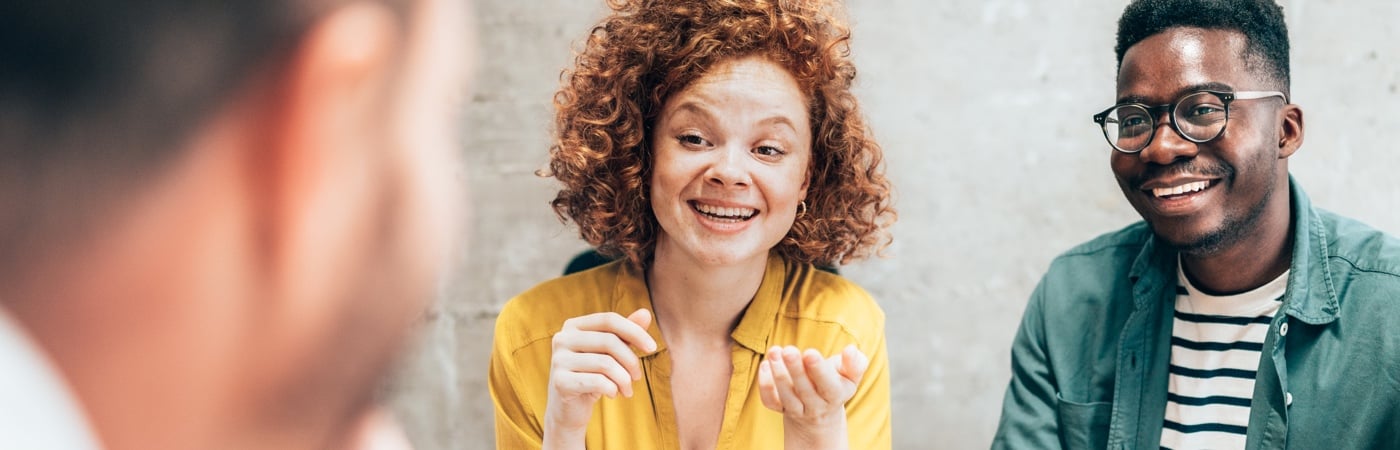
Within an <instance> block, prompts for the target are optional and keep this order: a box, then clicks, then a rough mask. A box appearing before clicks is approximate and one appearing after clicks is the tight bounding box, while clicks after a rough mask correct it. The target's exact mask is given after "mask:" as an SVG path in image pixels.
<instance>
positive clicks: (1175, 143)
mask: <svg viewBox="0 0 1400 450" xmlns="http://www.w3.org/2000/svg"><path fill="white" fill-rule="evenodd" d="M1163 116H1164V117H1162V120H1160V121H1158V122H1157V123H1156V126H1157V130H1156V131H1155V135H1154V136H1152V141H1151V142H1148V143H1147V147H1145V148H1143V149H1142V151H1141V152H1138V155H1137V156H1138V158H1140V159H1142V160H1143V161H1146V162H1151V163H1156V164H1160V165H1164V166H1165V165H1168V164H1171V163H1172V162H1174V161H1176V160H1178V159H1190V158H1193V157H1195V156H1196V153H1197V152H1198V151H1199V147H1198V146H1197V144H1196V143H1195V142H1191V141H1189V140H1187V139H1186V138H1185V137H1184V136H1182V135H1181V133H1178V132H1177V131H1176V127H1173V126H1172V124H1171V122H1170V120H1171V118H1170V117H1165V116H1166V114H1164V115H1163Z"/></svg>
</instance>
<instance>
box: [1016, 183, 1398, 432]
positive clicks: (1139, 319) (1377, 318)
mask: <svg viewBox="0 0 1400 450" xmlns="http://www.w3.org/2000/svg"><path fill="white" fill-rule="evenodd" d="M1289 181H1290V186H1291V189H1290V191H1291V195H1292V205H1293V221H1294V223H1293V225H1294V227H1293V229H1294V236H1293V239H1294V241H1293V261H1292V264H1291V266H1292V269H1291V273H1290V274H1289V279H1288V288H1287V289H1288V291H1287V294H1285V296H1284V300H1283V306H1282V307H1281V308H1280V309H1279V312H1278V314H1277V315H1276V316H1275V317H1274V318H1273V321H1272V322H1271V323H1270V325H1269V334H1268V337H1267V338H1266V339H1265V342H1264V352H1263V356H1262V357H1261V358H1260V362H1259V371H1258V375H1257V377H1256V379H1255V386H1254V398H1253V401H1252V404H1251V408H1250V417H1249V431H1248V436H1247V442H1248V443H1247V445H1246V448H1250V449H1275V448H1294V449H1314V448H1316V449H1324V448H1325V449H1379V448H1385V449H1400V240H1397V239H1396V238H1394V237H1392V236H1387V235H1385V234H1383V233H1381V232H1379V231H1376V230H1374V229H1371V228H1369V227H1367V226H1366V225H1363V224H1361V223H1359V222H1356V221H1354V220H1350V219H1347V218H1344V217H1340V216H1337V215H1335V214H1332V213H1329V212H1326V211H1321V210H1316V209H1313V208H1312V205H1311V203H1310V202H1309V201H1308V198H1307V195H1306V194H1304V193H1303V191H1302V189H1301V188H1299V187H1298V183H1297V182H1296V180H1292V179H1291V178H1290V180H1289ZM1176 264H1177V253H1176V251H1175V250H1173V249H1171V248H1170V247H1168V246H1166V245H1164V244H1161V243H1159V242H1158V241H1157V240H1156V238H1154V237H1153V235H1152V231H1151V230H1150V229H1149V228H1148V227H1147V225H1146V224H1145V223H1142V222H1139V223H1136V224H1134V225H1131V226H1129V227H1127V228H1124V229H1122V230H1119V231H1117V232H1114V233H1110V234H1106V235H1104V236H1101V237H1099V238H1097V239H1094V240H1093V241H1090V242H1088V243H1086V244H1083V245H1080V246H1079V247H1076V248H1074V249H1073V250H1070V251H1068V252H1066V253H1065V254H1063V255H1061V256H1059V257H1058V258H1056V259H1055V261H1054V262H1052V263H1051V265H1050V269H1049V271H1048V272H1047V273H1046V274H1045V277H1044V278H1042V279H1041V281H1040V284H1039V285H1038V286H1036V289H1035V292H1034V293H1033V294H1031V298H1030V302H1029V304H1028V305H1027V306H1026V311H1025V315H1024V317H1023V318H1022V320H1021V328H1020V330H1019V331H1018V332H1017V334H1016V340H1015V342H1014V343H1013V344H1012V348H1011V383H1010V386H1008V387H1007V390H1006V398H1005V402H1004V404H1003V405H1002V415H1001V423H1000V425H999V426H998V428H997V433H996V438H995V440H993V442H992V448H994V449H1055V448H1065V449H1079V448H1084V449H1088V448H1094V449H1103V448H1113V449H1156V448H1158V442H1159V439H1160V437H1161V432H1162V419H1163V415H1164V411H1165V409H1166V402H1167V398H1166V397H1167V363H1168V360H1169V359H1170V352H1171V335H1172V330H1171V328H1172V311H1173V305H1174V300H1175V298H1176Z"/></svg>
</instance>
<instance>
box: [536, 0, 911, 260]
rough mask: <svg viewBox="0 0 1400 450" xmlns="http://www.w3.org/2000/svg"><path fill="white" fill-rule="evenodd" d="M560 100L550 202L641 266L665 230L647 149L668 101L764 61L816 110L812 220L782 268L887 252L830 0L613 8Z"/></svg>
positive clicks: (870, 149)
mask: <svg viewBox="0 0 1400 450" xmlns="http://www.w3.org/2000/svg"><path fill="white" fill-rule="evenodd" d="M608 5H609V6H610V7H611V8H612V13H611V14H610V15H609V16H607V17H606V18H604V19H603V20H602V22H601V23H599V24H598V25H596V26H594V27H593V29H592V32H591V33H590V34H589V35H588V38H587V41H586V42H585V43H584V44H583V48H582V49H581V50H580V52H579V53H578V55H577V56H576V59H575V61H574V66H573V67H572V68H570V69H567V70H566V71H565V72H564V75H563V81H562V86H561V88H560V90H559V91H558V93H556V94H555V96H554V106H555V110H556V115H555V128H556V130H555V131H556V135H555V141H554V144H553V146H552V147H551V148H550V159H549V168H548V170H547V171H542V174H544V175H552V176H554V177H555V178H557V179H558V180H559V181H560V182H561V183H562V184H563V187H562V189H560V191H559V193H558V195H557V196H556V197H555V199H554V200H553V202H552V203H551V204H552V205H553V207H554V210H555V213H556V214H558V215H559V217H560V219H561V220H566V221H567V220H572V221H573V222H574V223H576V224H578V226H579V232H580V234H581V235H582V237H583V239H584V240H585V241H587V242H588V243H589V244H592V245H593V246H595V247H597V248H598V250H599V251H600V252H602V253H603V254H606V255H609V256H614V257H616V256H623V257H626V258H627V260H628V261H629V262H630V263H631V264H633V265H635V266H637V267H642V266H645V265H646V264H647V263H648V262H649V261H650V259H651V256H652V252H653V251H654V250H655V246H656V240H657V235H658V233H660V226H659V225H658V223H657V221H656V217H655V215H654V213H653V212H652V210H651V203H650V201H649V200H648V198H649V191H650V186H649V183H650V179H651V173H652V161H653V157H652V150H651V148H650V142H649V138H650V135H651V132H652V129H653V127H654V126H655V124H656V120H657V116H658V114H659V113H660V112H661V109H662V106H663V105H664V104H665V101H666V99H667V98H668V97H670V96H671V95H672V94H675V93H677V92H679V91H681V90H682V89H684V88H685V87H686V86H687V85H689V84H690V83H691V82H693V81H695V80H696V79H697V78H699V77H701V76H703V75H704V74H705V72H706V71H707V70H709V69H711V68H713V67H715V66H716V65H717V64H718V63H720V62H722V61H725V60H729V59H733V58H739V57H745V56H751V55H759V56H763V57H766V58H768V59H769V60H771V61H773V62H774V63H777V64H779V65H781V66H783V67H784V68H786V69H787V70H788V72H789V73H791V74H792V76H793V77H794V78H795V79H796V80H797V84H798V86H799V88H800V89H801V90H802V91H803V93H804V95H805V97H806V98H807V100H808V105H807V107H808V111H809V114H810V118H811V124H812V137H813V142H812V163H811V167H810V177H811V178H810V184H809V187H808V196H807V199H806V201H807V206H808V208H807V212H806V214H803V215H801V216H799V217H798V218H797V219H796V221H795V222H794V223H793V226H792V229H791V230H790V231H789V232H788V234H787V236H785V237H784V238H783V240H782V241H781V242H780V243H779V244H778V245H777V247H776V249H777V251H778V252H779V253H780V254H782V255H783V256H785V257H787V258H789V259H793V260H797V261H803V262H812V263H816V264H834V263H846V262H850V261H853V260H857V259H861V258H865V257H867V256H870V255H871V254H872V253H877V252H878V251H880V250H881V249H883V248H884V247H885V246H887V245H888V244H889V241H890V238H889V234H888V231H887V227H888V225H889V224H890V223H891V222H893V220H894V218H895V212H894V209H893V208H892V207H891V206H890V184H889V182H888V180H886V178H885V176H884V172H883V166H882V164H881V158H882V156H881V150H880V146H879V145H878V144H877V143H876V142H875V140H874V138H873V137H872V136H871V133H870V130H869V129H867V127H866V125H865V121H864V119H863V118H862V117H861V114H860V110H859V106H858V103H857V101H856V98H855V96H854V95H852V93H851V91H850V89H851V82H852V80H853V79H854V78H855V75H856V69H855V66H854V65H853V63H852V61H851V59H850V55H849V45H848V41H849V38H850V33H849V29H848V26H847V25H846V24H845V23H844V19H843V18H842V17H841V16H840V14H841V12H840V11H838V10H837V9H838V6H837V5H835V4H833V2H832V1H830V0H680V1H661V0H610V1H609V2H608Z"/></svg>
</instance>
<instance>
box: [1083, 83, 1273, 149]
mask: <svg viewBox="0 0 1400 450" xmlns="http://www.w3.org/2000/svg"><path fill="white" fill-rule="evenodd" d="M1272 97H1278V98H1281V99H1283V101H1284V102H1287V101H1288V97H1286V96H1284V95H1283V93H1282V92H1278V91H1239V92H1218V91H1196V92H1192V93H1190V94H1186V95H1184V96H1182V97H1181V98H1179V99H1177V101H1175V102H1172V103H1169V104H1165V105H1158V106H1147V105H1144V104H1142V103H1124V104H1120V105H1113V107H1111V108H1108V109H1106V110H1104V112H1101V113H1098V114H1095V115H1094V123H1097V124H1099V126H1100V127H1103V137H1104V138H1106V139H1108V144H1109V145H1112V146H1113V148H1114V149H1116V150H1118V151H1120V152H1123V153H1137V152H1140V151H1142V149H1144V148H1147V144H1150V143H1152V137H1153V135H1155V134H1156V133H1157V119H1156V118H1157V117H1158V116H1161V115H1162V113H1163V112H1165V111H1171V116H1169V117H1170V120H1171V124H1172V128H1173V129H1175V130H1176V132H1177V134H1180V135H1181V137H1183V138H1186V140H1188V141H1191V142H1195V143H1197V144H1199V143H1203V142H1208V141H1210V140H1212V139H1215V138H1217V137H1220V134H1221V133H1224V132H1225V122H1228V121H1229V119H1230V102H1233V101H1235V100H1256V99H1261V98H1272Z"/></svg>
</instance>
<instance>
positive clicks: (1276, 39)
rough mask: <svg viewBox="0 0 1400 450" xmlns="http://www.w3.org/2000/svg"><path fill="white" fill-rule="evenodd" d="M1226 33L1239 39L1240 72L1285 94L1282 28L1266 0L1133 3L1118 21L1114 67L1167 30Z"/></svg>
mask: <svg viewBox="0 0 1400 450" xmlns="http://www.w3.org/2000/svg"><path fill="white" fill-rule="evenodd" d="M1175 27H1194V28H1204V29H1213V30H1231V31H1237V32H1239V33H1240V34H1243V35H1244V37H1245V42H1246V44H1245V50H1244V54H1243V55H1240V57H1241V58H1243V59H1244V62H1245V67H1247V68H1249V69H1250V70H1251V71H1253V72H1254V73H1255V74H1257V75H1261V76H1263V77H1265V78H1267V79H1268V80H1269V81H1272V82H1274V83H1277V85H1278V88H1279V89H1280V90H1282V91H1283V92H1284V93H1288V91H1289V89H1288V85H1289V82H1290V80H1289V69H1288V25H1287V24H1286V23H1285V22H1284V19H1283V8H1282V7H1280V6H1278V5H1277V4H1275V3H1274V2H1273V1H1272V0H1135V1H1133V2H1132V3H1130V4H1128V7H1127V8H1125V9H1124V10H1123V16H1122V18H1120V19H1118V45H1117V47H1116V48H1115V49H1114V51H1115V52H1116V53H1117V54H1118V65H1119V67H1120V68H1121V67H1122V65H1123V55H1124V54H1125V53H1127V52H1128V49H1129V48H1131V47H1132V46H1134V45H1136V44H1137V43H1138V42H1141V41H1142V40H1143V39H1147V38H1149V37H1151V36H1153V35H1155V34H1157V33H1161V32H1162V31H1165V30H1167V29H1169V28H1175Z"/></svg>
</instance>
